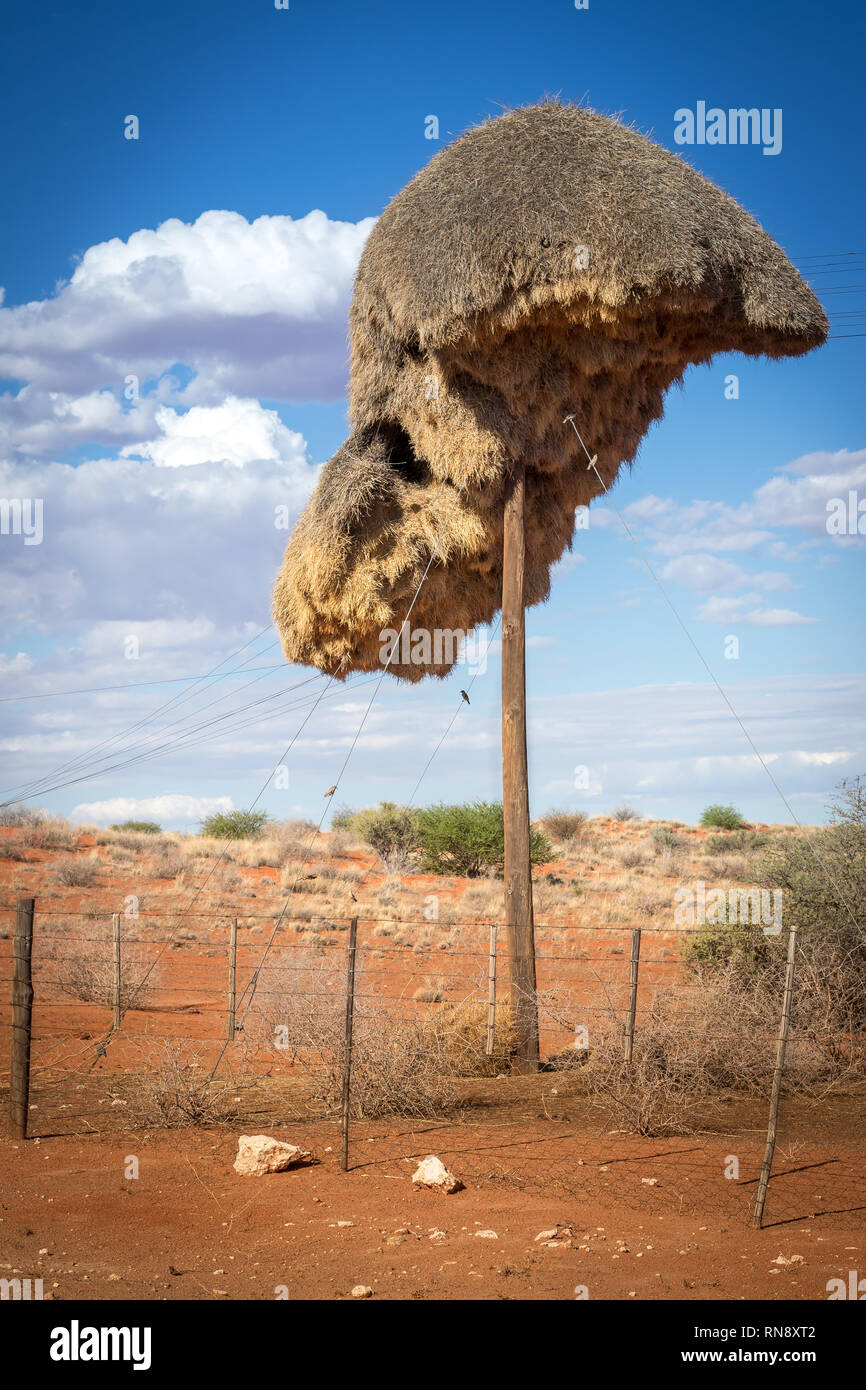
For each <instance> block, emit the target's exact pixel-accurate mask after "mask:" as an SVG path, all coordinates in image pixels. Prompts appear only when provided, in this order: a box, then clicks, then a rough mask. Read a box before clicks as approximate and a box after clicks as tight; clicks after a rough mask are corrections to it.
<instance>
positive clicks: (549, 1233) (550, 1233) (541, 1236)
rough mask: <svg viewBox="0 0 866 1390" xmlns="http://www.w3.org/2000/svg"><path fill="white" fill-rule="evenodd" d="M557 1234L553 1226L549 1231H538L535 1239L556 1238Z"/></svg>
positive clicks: (556, 1229)
mask: <svg viewBox="0 0 866 1390" xmlns="http://www.w3.org/2000/svg"><path fill="white" fill-rule="evenodd" d="M558 1234H559V1231H558V1228H557V1227H556V1226H553V1227H552V1228H551V1229H550V1230H549V1231H539V1232H538V1235H537V1236H536V1237H535V1239H536V1240H556V1237H557V1235H558Z"/></svg>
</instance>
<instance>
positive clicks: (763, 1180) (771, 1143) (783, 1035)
mask: <svg viewBox="0 0 866 1390" xmlns="http://www.w3.org/2000/svg"><path fill="white" fill-rule="evenodd" d="M796 950H797V928H796V927H791V929H790V931H789V933H788V960H787V964H786V967H785V993H784V997H783V999H782V1017H781V1018H780V1020H779V1036H778V1038H777V1039H776V1069H775V1071H774V1072H773V1086H772V1090H771V1092H770V1119H769V1122H768V1124H767V1144H766V1148H765V1149H764V1162H763V1163H762V1164H761V1176H760V1178H759V1180H758V1194H757V1196H756V1198H755V1222H754V1224H755V1225H756V1226H760V1225H761V1224H762V1222H763V1220H764V1203H765V1201H766V1200H767V1188H768V1186H769V1184H770V1170H771V1169H772V1167H773V1154H774V1153H775V1150H776V1126H777V1124H778V1121H779V1097H780V1095H781V1093H782V1077H783V1075H784V1071H785V1051H786V1049H787V1046H788V1028H789V1025H790V1022H791V1003H792V1000H793V997H794V958H795V953H796Z"/></svg>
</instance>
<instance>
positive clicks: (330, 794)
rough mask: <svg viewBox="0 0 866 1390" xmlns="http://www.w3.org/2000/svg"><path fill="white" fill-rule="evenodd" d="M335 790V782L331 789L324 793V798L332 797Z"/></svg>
mask: <svg viewBox="0 0 866 1390" xmlns="http://www.w3.org/2000/svg"><path fill="white" fill-rule="evenodd" d="M336 790H337V784H336V782H335V783H334V785H333V786H332V787H329V788H328V790H327V791H326V792H325V796H326V797H328V796H333V795H334V792H335V791H336Z"/></svg>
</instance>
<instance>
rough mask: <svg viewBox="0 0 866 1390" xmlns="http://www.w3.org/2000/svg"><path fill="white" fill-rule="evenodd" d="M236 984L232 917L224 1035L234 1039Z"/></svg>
mask: <svg viewBox="0 0 866 1390" xmlns="http://www.w3.org/2000/svg"><path fill="white" fill-rule="evenodd" d="M237 984H238V919H237V917H234V918H233V919H232V924H231V927H230V929H229V1008H228V1020H227V1022H226V1037H227V1038H228V1040H229V1042H234V1040H235V1013H236V1009H237Z"/></svg>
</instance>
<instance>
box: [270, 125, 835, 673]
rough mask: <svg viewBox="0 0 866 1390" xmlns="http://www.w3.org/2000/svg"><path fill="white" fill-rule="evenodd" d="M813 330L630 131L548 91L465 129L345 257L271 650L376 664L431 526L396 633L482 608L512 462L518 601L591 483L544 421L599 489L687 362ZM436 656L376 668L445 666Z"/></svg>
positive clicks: (784, 287)
mask: <svg viewBox="0 0 866 1390" xmlns="http://www.w3.org/2000/svg"><path fill="white" fill-rule="evenodd" d="M826 333H827V322H826V319H825V317H824V313H823V311H822V309H821V306H820V304H819V303H818V301H817V300H816V298H815V296H814V295H813V294H812V292H811V290H810V289H809V288H808V286H807V285H806V284H805V283H804V282H803V280H802V279H801V278H800V276H799V275H798V273H797V271H796V270H795V269H794V267H793V266H792V265H791V264H790V262H789V261H788V259H787V257H786V256H785V254H784V253H783V252H782V251H781V249H780V248H779V247H778V246H777V245H776V243H775V242H774V241H773V240H772V239H771V238H770V237H769V236H768V235H767V233H766V232H764V231H763V230H762V229H761V227H759V226H758V224H757V222H756V221H755V220H754V218H753V217H751V216H750V215H749V214H748V213H747V212H745V211H744V209H743V208H741V207H740V206H739V204H738V203H736V202H735V201H734V200H733V199H732V198H730V197H728V196H727V194H725V193H722V192H721V190H720V189H718V188H716V186H715V185H714V184H712V183H710V182H708V180H707V179H705V178H703V177H702V176H701V175H700V174H698V173H696V172H695V171H694V169H692V168H690V166H689V165H688V164H686V163H685V162H684V161H683V160H681V159H679V158H678V157H677V156H675V155H673V154H671V153H669V152H668V151H667V150H664V149H662V148H660V147H659V146H658V145H655V144H653V143H652V142H651V141H650V140H648V139H646V137H645V136H642V135H639V134H637V133H636V132H635V131H633V130H630V129H628V128H627V127H625V126H623V125H620V124H619V123H617V122H616V121H613V120H610V119H608V118H606V117H604V116H599V115H596V114H595V113H594V112H591V111H587V110H584V109H580V108H576V107H572V106H562V105H558V104H544V105H540V106H532V107H528V108H525V109H522V110H517V111H512V112H510V113H509V114H508V115H505V116H500V117H497V118H496V119H494V120H490V121H487V122H486V123H485V124H484V125H481V126H479V127H478V128H477V129H475V130H471V131H469V132H468V134H466V135H463V136H461V137H460V138H459V139H458V140H456V141H455V142H454V143H453V144H451V145H449V146H448V147H447V148H446V149H444V150H442V152H441V153H440V154H438V155H436V157H435V158H434V159H433V160H432V161H431V162H430V164H429V165H428V166H427V167H426V168H425V169H423V170H422V171H421V173H420V174H418V175H417V176H416V177H415V178H414V179H413V180H412V181H411V183H409V184H408V185H407V187H406V188H404V189H403V190H402V192H401V193H399V194H398V195H397V196H396V198H394V200H393V201H392V202H391V203H390V204H389V206H388V207H387V208H386V209H385V211H384V213H383V214H382V216H381V218H380V219H379V221H378V222H377V223H376V225H375V227H374V228H373V231H372V232H371V234H370V237H369V239H368V241H367V244H366V246H365V249H364V253H363V255H362V257H361V263H360V266H359V268H358V274H357V278H356V281H355V293H354V300H353V303H352V309H351V349H352V356H351V392H350V420H351V427H352V432H351V435H350V436H349V438H348V440H347V441H346V443H345V444H344V445H343V446H342V447H341V448H340V449H339V450H338V452H337V453H336V454H335V456H334V458H333V459H331V461H330V462H329V463H328V464H327V465H326V466H325V468H324V470H323V472H322V476H321V479H320V482H319V485H318V487H317V489H316V491H315V493H314V495H313V497H312V499H311V501H310V503H309V505H308V506H307V508H306V510H305V512H304V513H303V515H302V516H301V518H300V520H299V522H298V525H297V527H296V528H295V531H294V533H293V535H292V537H291V540H290V542H289V545H288V548H287V550H286V555H285V560H284V562H283V567H282V570H281V573H280V575H279V578H278V580H277V585H276V589H275V593H274V614H275V618H276V622H277V626H278V627H279V630H280V632H281V635H282V639H283V647H284V650H285V654H286V656H287V657H288V659H289V660H290V661H293V662H299V663H302V664H307V665H313V666H318V667H320V668H321V669H322V670H324V671H328V672H333V673H339V674H340V675H341V676H343V675H346V674H348V672H350V671H356V670H364V671H365V670H374V669H376V668H377V667H380V666H381V665H382V659H381V650H382V637H381V634H382V632H383V630H385V629H388V628H392V629H397V628H399V627H400V625H401V623H402V622H403V619H404V618H405V615H406V611H407V609H408V607H409V604H410V603H411V601H412V598H413V595H414V594H415V591H416V589H417V587H418V584H419V582H420V580H421V577H422V575H423V574H424V570H425V568H426V566H427V564H428V562H429V560H430V556H431V554H432V553H433V549H434V547H435V546H436V542H437V539H438V541H439V545H438V551H437V554H436V558H435V560H434V562H433V565H432V567H431V570H430V574H429V575H428V577H427V579H426V581H425V583H424V586H423V589H422V591H421V595H420V598H419V599H418V602H417V604H416V606H415V608H414V610H413V612H412V617H411V627H412V630H413V631H415V630H417V629H427V630H430V631H433V630H435V629H465V630H469V629H471V628H473V627H474V626H475V625H477V624H479V623H486V622H489V621H490V620H491V619H492V617H493V615H494V613H495V612H496V611H497V609H498V608H499V606H500V600H501V584H502V573H501V554H502V516H503V505H504V497H505V492H506V488H507V482H508V475H509V468H510V465H511V462H512V460H515V459H518V458H523V459H524V460H525V464H526V470H527V472H526V535H527V565H526V595H527V602H528V603H530V604H534V603H539V602H541V601H542V600H543V599H545V598H546V597H547V595H548V592H549V586H550V579H549V576H550V568H551V565H552V564H553V563H554V562H555V561H556V560H557V559H558V558H559V557H560V556H561V555H562V553H563V551H564V550H565V549H566V547H567V546H568V545H569V544H570V541H571V537H572V532H573V528H574V510H575V508H576V507H577V506H580V505H582V504H586V503H588V502H589V501H590V500H591V499H592V497H593V496H595V495H596V494H597V493H598V492H600V491H601V487H600V484H599V482H598V479H597V478H596V477H595V475H594V473H591V472H588V471H587V467H586V459H585V457H584V456H583V453H582V451H581V449H580V445H579V443H578V440H577V437H576V435H575V433H574V431H573V430H572V428H571V426H570V425H564V424H563V417H564V416H565V415H568V414H571V413H574V415H575V419H576V422H577V425H578V428H579V429H580V431H581V434H582V435H583V438H584V439H585V440H586V442H587V444H588V445H589V448H590V450H591V451H592V452H597V454H598V465H597V466H598V470H599V472H600V474H601V476H602V477H603V478H604V480H605V483H606V484H608V485H609V484H610V483H611V482H612V481H613V480H614V478H615V477H616V474H617V471H618V469H619V468H620V466H621V465H622V464H623V463H630V462H631V461H632V460H633V458H634V456H635V454H636V452H637V449H638V446H639V444H640V441H641V439H642V438H643V436H644V434H645V433H646V431H647V429H648V427H649V425H650V424H651V423H652V421H653V420H656V419H658V418H659V417H660V416H661V414H662V410H663V397H664V393H665V391H666V390H667V388H668V387H669V386H670V385H671V384H672V383H673V382H676V381H678V380H679V379H680V378H681V377H682V375H683V373H684V371H685V369H686V367H688V365H689V364H690V363H692V362H707V361H709V359H710V358H711V357H712V355H713V354H714V353H718V352H726V351H731V350H738V351H741V352H745V353H748V354H750V355H758V354H766V355H767V356H770V357H783V356H796V355H799V354H801V353H804V352H808V351H809V349H810V348H813V347H815V346H817V345H818V344H820V343H822V342H823V341H824V339H825V337H826ZM461 489H462V491H461ZM446 519H447V520H448V524H447V526H446V524H445V523H446ZM443 528H444V533H443ZM448 658H449V654H448V653H447V651H446V652H445V659H444V660H441V661H440V662H439V663H438V664H436V663H435V662H434V663H432V664H430V665H411V666H408V667H407V666H403V665H401V664H399V661H395V662H394V663H392V665H391V666H390V667H389V669H390V670H391V671H392V672H393V673H394V674H395V675H399V676H402V677H404V678H406V679H419V678H420V677H421V676H423V675H427V674H430V673H431V672H432V673H435V674H438V675H444V674H446V673H447V671H448V669H449V668H450V665H451V664H452V659H448Z"/></svg>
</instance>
